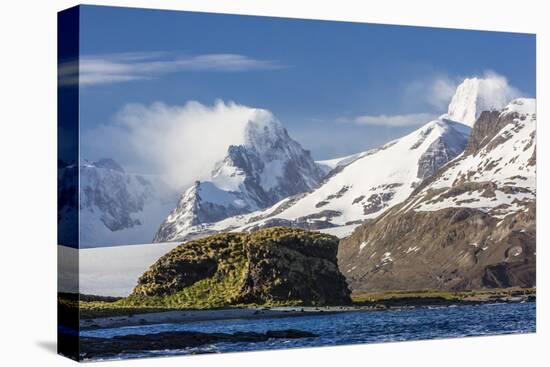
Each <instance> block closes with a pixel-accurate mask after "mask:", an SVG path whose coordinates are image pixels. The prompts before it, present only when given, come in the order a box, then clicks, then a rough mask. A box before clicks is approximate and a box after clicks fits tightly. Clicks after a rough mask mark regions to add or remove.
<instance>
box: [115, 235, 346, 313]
mask: <svg viewBox="0 0 550 367" xmlns="http://www.w3.org/2000/svg"><path fill="white" fill-rule="evenodd" d="M337 249H338V239H337V238H336V237H334V236H330V235H325V234H320V233H316V232H308V231H305V230H301V229H290V228H282V227H276V228H270V229H265V230H261V231H258V232H255V233H251V234H248V233H223V234H217V235H212V236H209V237H205V238H202V239H200V240H194V241H189V242H187V243H184V244H182V245H180V246H178V247H177V248H175V249H174V250H172V251H170V252H169V253H168V254H166V255H164V256H163V257H161V258H160V259H159V260H158V261H157V262H156V263H155V264H153V265H152V266H151V268H150V269H149V270H148V271H147V272H145V273H144V274H143V275H142V276H141V277H140V279H139V281H138V284H137V286H136V287H135V289H134V291H133V293H132V295H131V296H130V297H129V298H128V299H126V300H125V303H126V304H129V305H131V304H140V305H155V304H162V305H169V306H177V307H199V308H200V307H221V306H228V305H237V304H267V305H270V304H271V305H276V304H303V305H331V304H346V303H349V302H350V298H349V294H350V292H349V289H348V287H347V285H346V282H345V278H344V277H343V275H342V274H341V273H340V271H339V270H338V266H337V263H336V254H337Z"/></svg>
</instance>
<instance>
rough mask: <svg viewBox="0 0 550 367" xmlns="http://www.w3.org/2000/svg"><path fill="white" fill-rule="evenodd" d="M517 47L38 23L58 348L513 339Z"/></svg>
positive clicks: (391, 32)
mask: <svg viewBox="0 0 550 367" xmlns="http://www.w3.org/2000/svg"><path fill="white" fill-rule="evenodd" d="M535 41H536V38H535V35H534V34H519V33H506V32H488V31H474V30H459V29H443V28H428V27H412V26H397V25H383V24H367V23H352V22H341V21H321V20H306V19H289V18H274V17H260V16H242V15H228V14H214V13H198V12H185V11H167V10H146V9H135V8H118V7H101V6H77V7H73V8H70V9H67V10H64V11H61V12H60V13H59V14H58V167H57V172H58V214H57V218H58V350H59V353H60V354H62V355H64V356H66V357H70V358H73V359H75V360H78V361H99V360H110V359H129V358H142V357H160V356H174V355H190V354H201V353H224V352H241V351H258V350H268V349H269V350H271V349H284V348H298V347H322V346H335V345H348V344H363V343H381V342H398V341H407V340H425V339H435V338H455V337H469V336H485V335H499V334H511V333H533V332H535V330H536V323H535V309H536V302H535V300H536V269H535V262H536V99H535V98H536V81H535V80H536V78H535V51H536V50H535V43H536V42H535Z"/></svg>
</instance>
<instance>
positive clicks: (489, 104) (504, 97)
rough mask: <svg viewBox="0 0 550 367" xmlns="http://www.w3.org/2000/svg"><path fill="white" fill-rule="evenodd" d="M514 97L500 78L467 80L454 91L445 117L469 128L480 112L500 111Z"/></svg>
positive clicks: (512, 91) (504, 81)
mask: <svg viewBox="0 0 550 367" xmlns="http://www.w3.org/2000/svg"><path fill="white" fill-rule="evenodd" d="M514 97H516V96H515V92H514V90H513V89H512V88H510V87H509V86H508V84H507V82H506V80H505V79H503V78H501V77H491V76H488V77H487V78H467V79H465V80H464V81H463V82H462V83H461V84H460V85H459V86H458V88H457V89H456V92H455V94H454V95H453V97H452V99H451V102H450V104H449V109H448V111H447V114H446V115H445V117H446V118H448V119H450V120H453V121H459V122H462V123H463V124H466V125H468V126H470V127H471V126H473V125H474V122H475V121H476V120H477V119H478V117H479V115H480V114H481V112H483V111H494V110H501V109H502V108H504V107H505V106H506V105H507V104H508V103H509V102H510V101H511V100H512V99H513V98H514Z"/></svg>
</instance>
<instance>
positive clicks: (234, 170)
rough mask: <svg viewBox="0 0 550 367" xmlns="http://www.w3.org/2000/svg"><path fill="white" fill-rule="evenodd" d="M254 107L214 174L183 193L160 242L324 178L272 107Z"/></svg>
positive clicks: (262, 205) (199, 229)
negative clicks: (238, 138)
mask: <svg viewBox="0 0 550 367" xmlns="http://www.w3.org/2000/svg"><path fill="white" fill-rule="evenodd" d="M249 112H250V113H249V114H248V115H247V116H246V117H247V119H248V120H247V121H246V123H245V124H244V125H243V126H244V128H243V133H244V136H243V142H242V144H233V145H230V146H229V147H228V149H227V153H226V155H225V157H224V158H223V159H221V160H220V161H218V162H217V163H216V165H215V167H214V169H213V171H212V173H211V175H210V177H209V178H207V179H206V180H201V181H200V182H197V183H196V184H195V185H194V186H193V187H192V188H191V189H189V190H188V191H186V192H185V193H184V194H183V195H182V196H181V198H180V201H179V203H178V206H177V207H176V208H175V209H174V210H173V211H172V212H171V213H170V215H169V216H168V217H167V218H166V219H165V221H164V222H163V223H162V225H161V226H160V228H159V230H158V231H157V234H156V236H155V241H156V242H163V241H173V240H182V239H186V238H192V237H193V236H196V235H197V234H200V233H201V232H203V231H204V228H206V226H207V225H208V224H210V223H214V222H217V221H220V220H222V219H224V218H227V217H232V216H236V215H242V214H245V213H250V212H252V211H257V210H259V209H263V208H266V207H268V206H271V205H273V204H275V203H277V202H279V201H280V200H282V199H284V198H287V197H289V196H292V195H296V194H299V193H303V192H306V191H308V190H311V189H312V188H314V187H315V186H316V185H317V184H318V183H319V182H320V181H321V179H322V178H323V176H324V172H323V171H322V170H321V168H320V167H319V166H318V165H317V164H316V163H315V162H314V161H313V159H312V158H311V155H310V153H309V152H308V151H307V150H304V149H303V148H302V147H301V145H300V144H299V143H298V142H296V141H295V140H293V139H292V138H291V137H290V136H289V135H288V133H287V131H286V129H285V128H284V127H283V125H282V124H281V123H280V122H279V121H278V120H277V119H276V118H275V117H274V116H273V115H272V114H271V112H269V111H267V110H263V109H250V111H249Z"/></svg>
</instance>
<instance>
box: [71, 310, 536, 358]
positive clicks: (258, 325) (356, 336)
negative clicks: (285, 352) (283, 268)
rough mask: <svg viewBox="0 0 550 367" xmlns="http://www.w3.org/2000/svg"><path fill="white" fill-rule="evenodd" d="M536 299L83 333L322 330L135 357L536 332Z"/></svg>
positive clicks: (86, 334)
mask: <svg viewBox="0 0 550 367" xmlns="http://www.w3.org/2000/svg"><path fill="white" fill-rule="evenodd" d="M535 307H536V306H535V303H534V302H528V303H512V304H492V305H478V306H457V307H441V308H432V309H424V308H421V309H413V310H396V311H378V312H344V313H337V314H327V315H319V316H303V317H286V318H279V319H264V320H223V321H206V322H194V323H187V324H159V325H147V326H133V327H121V328H112V329H99V330H91V331H86V332H81V335H82V336H95V337H104V338H109V337H113V336H115V335H126V334H150V333H159V332H164V331H200V332H206V333H208V332H223V333H234V332H237V331H255V332H265V331H267V330H282V329H298V330H304V331H310V332H313V333H315V334H318V335H319V336H318V337H314V338H303V339H292V340H285V339H273V340H268V341H265V342H259V343H249V342H247V343H244V342H243V343H216V344H211V345H206V346H202V347H199V348H188V349H179V350H169V351H166V350H164V351H154V352H141V351H136V352H135V353H128V354H124V355H120V356H118V358H122V359H126V358H136V357H152V356H167V355H179V354H191V353H193V354H196V353H219V352H238V351H249V350H265V349H281V348H295V347H315V346H327V345H343V344H358V343H379V342H391V341H404V340H421V339H437V338H456V337H464V336H481V335H498V334H511V333H531V332H535V328H536V323H535V310H536V308H535Z"/></svg>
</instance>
